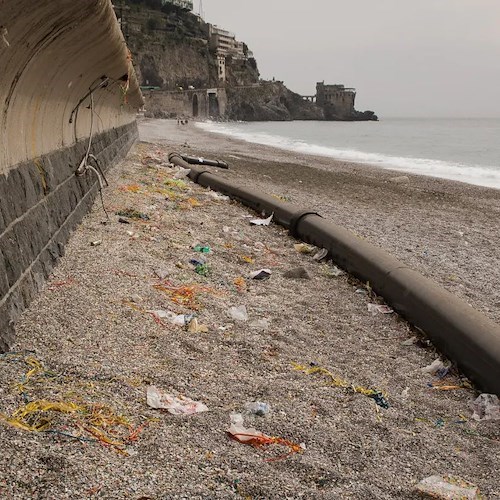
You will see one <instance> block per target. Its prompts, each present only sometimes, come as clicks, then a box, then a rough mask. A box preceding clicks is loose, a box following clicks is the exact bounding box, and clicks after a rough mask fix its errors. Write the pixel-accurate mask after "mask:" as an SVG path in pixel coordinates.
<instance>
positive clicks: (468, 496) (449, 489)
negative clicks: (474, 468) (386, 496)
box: [415, 476, 481, 500]
mask: <svg viewBox="0 0 500 500" xmlns="http://www.w3.org/2000/svg"><path fill="white" fill-rule="evenodd" d="M415 490H416V491H417V492H418V493H420V494H422V495H425V496H427V497H430V498H437V499H441V500H474V499H479V498H481V497H480V495H479V488H478V487H477V486H475V485H473V484H472V483H469V482H468V481H464V480H463V479H461V478H459V477H455V476H430V477H426V478H425V479H423V480H422V481H420V483H418V484H417V485H416V486H415Z"/></svg>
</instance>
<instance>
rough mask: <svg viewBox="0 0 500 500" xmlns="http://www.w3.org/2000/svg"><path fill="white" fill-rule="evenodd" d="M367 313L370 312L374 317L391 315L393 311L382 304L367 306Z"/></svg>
mask: <svg viewBox="0 0 500 500" xmlns="http://www.w3.org/2000/svg"><path fill="white" fill-rule="evenodd" d="M368 312H371V313H372V314H373V315H374V316H375V315H376V314H377V313H380V314H392V313H393V312H394V310H393V309H391V308H390V307H389V306H386V305H383V304H368Z"/></svg>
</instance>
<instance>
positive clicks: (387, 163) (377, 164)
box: [194, 120, 500, 191]
mask: <svg viewBox="0 0 500 500" xmlns="http://www.w3.org/2000/svg"><path fill="white" fill-rule="evenodd" d="M294 121H299V122H300V121H301V120H294ZM302 121H303V122H304V121H305V120H302ZM204 123H208V122H207V121H194V124H195V127H197V128H198V129H199V130H201V131H202V132H204V133H208V134H210V135H212V136H214V137H215V136H223V137H229V138H231V139H233V140H235V141H240V142H244V143H246V144H249V145H257V146H264V147H269V148H272V149H278V150H280V151H285V152H287V153H289V154H299V155H305V156H312V157H315V158H323V159H329V160H333V161H335V162H341V163H347V164H354V165H358V166H363V167H364V166H367V167H370V168H376V169H379V170H388V171H392V172H394V173H395V175H396V174H399V175H400V176H404V175H415V176H419V177H431V178H433V179H443V180H448V181H453V182H459V183H462V184H468V185H472V186H478V187H484V188H488V189H496V190H499V191H500V179H499V180H497V181H496V182H491V181H488V182H490V184H487V183H486V182H487V181H481V182H473V179H475V177H474V176H472V177H469V176H467V174H465V175H464V179H466V180H463V179H460V178H459V177H460V175H458V174H455V175H453V172H452V173H451V174H450V175H446V174H443V175H433V174H430V173H423V172H417V171H414V170H412V169H407V168H406V167H405V166H403V165H400V166H398V165H397V164H394V163H391V161H392V160H396V159H398V158H400V159H403V160H408V161H412V162H416V163H422V162H423V163H424V164H425V163H429V162H432V163H434V164H435V165H434V166H435V167H437V168H446V169H449V168H450V166H453V170H455V169H456V170H457V171H458V169H462V170H463V169H471V170H472V172H474V170H476V169H477V170H483V171H487V170H488V169H489V168H491V167H490V166H487V165H475V166H474V167H470V166H468V165H466V164H462V163H460V162H457V161H454V160H444V159H432V158H421V157H414V156H405V157H398V156H395V155H393V154H390V153H377V152H365V151H356V150H353V152H355V153H359V154H363V155H367V156H374V157H379V158H380V160H378V161H376V160H373V161H370V160H366V161H363V160H360V159H350V158H342V157H340V156H336V155H335V154H334V153H333V151H335V149H336V148H335V147H333V148H332V147H330V146H323V145H320V144H312V143H306V146H307V147H310V148H312V149H315V148H317V149H324V150H325V152H324V153H323V154H321V153H319V152H314V151H313V150H311V151H302V150H301V149H300V148H299V145H300V141H299V143H298V144H297V149H294V148H293V147H291V146H292V145H293V143H294V142H296V139H292V143H291V145H290V147H286V146H280V145H279V144H269V143H264V142H259V141H252V140H250V139H249V138H248V139H245V138H243V137H237V136H235V135H231V134H225V133H224V132H217V131H213V130H208V129H204V128H203V127H202V126H201V125H202V124H204ZM230 123H254V122H241V121H240V122H230ZM259 123H267V122H259ZM316 123H322V122H318V121H316ZM344 123H347V122H344ZM326 150H331V151H332V153H331V154H329V153H327V152H326ZM340 151H343V150H340ZM349 151H350V150H349ZM349 151H347V152H349ZM425 166H426V165H424V167H425ZM491 184H495V185H491Z"/></svg>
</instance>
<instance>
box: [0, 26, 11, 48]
mask: <svg viewBox="0 0 500 500" xmlns="http://www.w3.org/2000/svg"><path fill="white" fill-rule="evenodd" d="M8 34H9V32H8V31H7V28H6V27H5V26H0V37H1V38H2V42H3V44H4V45H5V47H10V43H9V42H8V41H7V35H8Z"/></svg>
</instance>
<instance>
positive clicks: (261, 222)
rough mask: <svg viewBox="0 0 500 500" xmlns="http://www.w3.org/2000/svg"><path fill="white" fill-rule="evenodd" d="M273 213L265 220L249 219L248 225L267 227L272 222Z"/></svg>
mask: <svg viewBox="0 0 500 500" xmlns="http://www.w3.org/2000/svg"><path fill="white" fill-rule="evenodd" d="M273 217H274V213H272V214H271V215H270V216H269V217H268V218H267V219H251V220H250V224H252V225H254V226H269V224H271V221H272V220H273Z"/></svg>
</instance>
